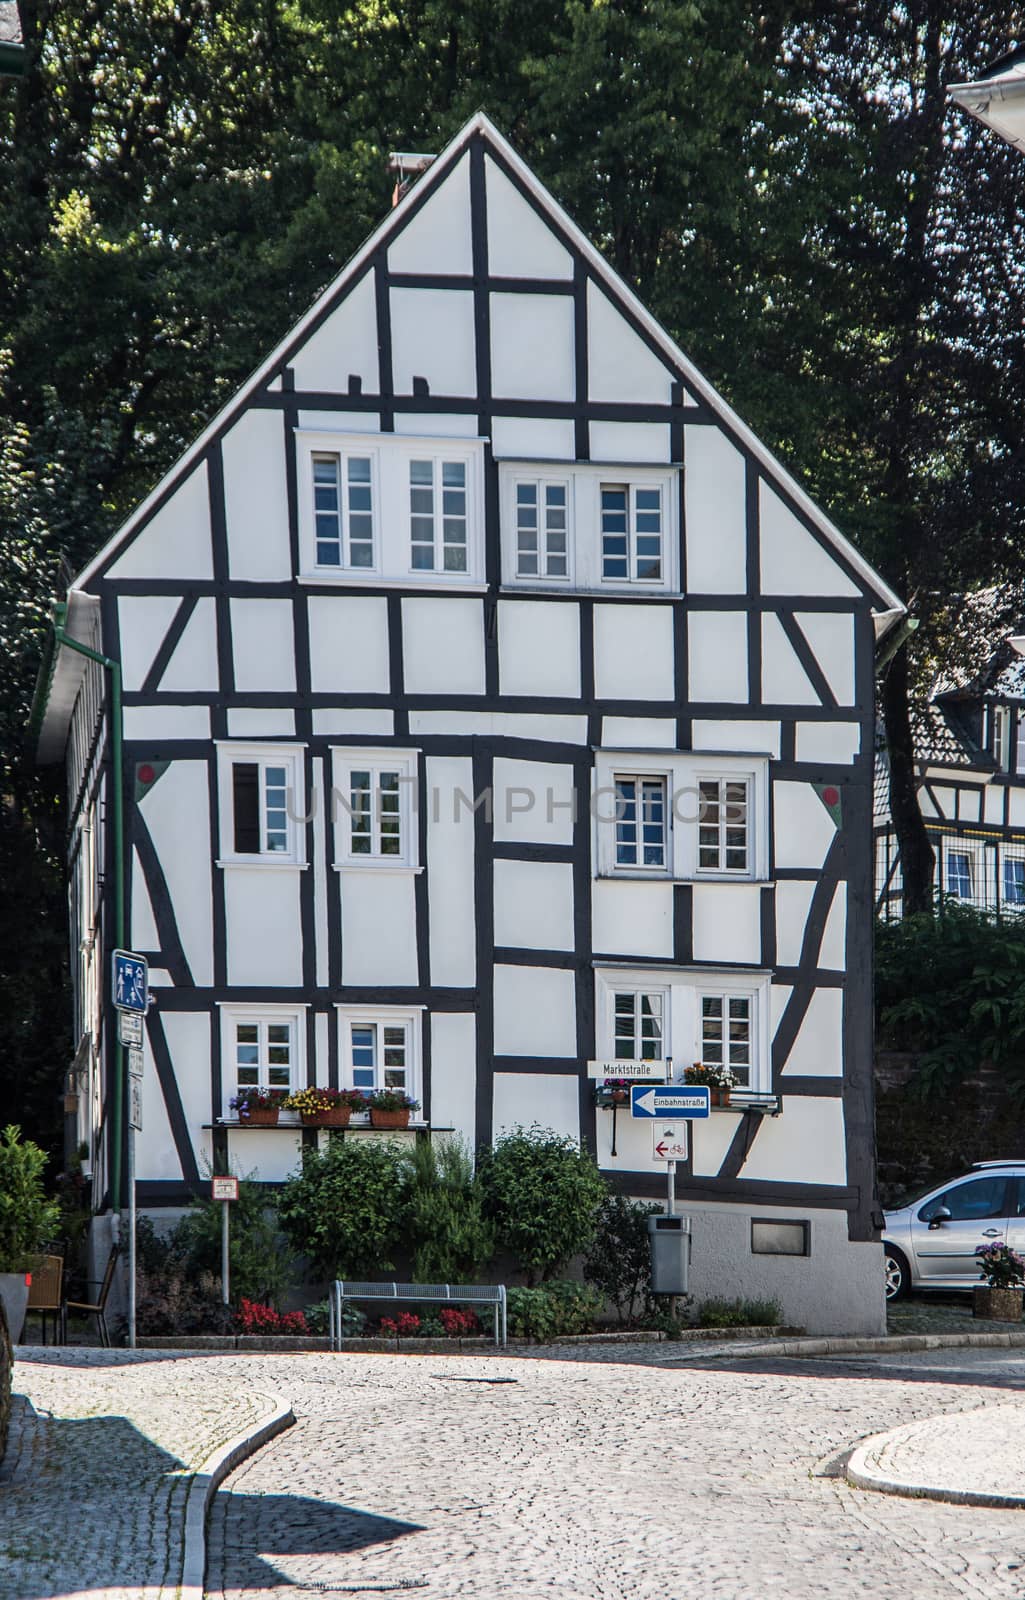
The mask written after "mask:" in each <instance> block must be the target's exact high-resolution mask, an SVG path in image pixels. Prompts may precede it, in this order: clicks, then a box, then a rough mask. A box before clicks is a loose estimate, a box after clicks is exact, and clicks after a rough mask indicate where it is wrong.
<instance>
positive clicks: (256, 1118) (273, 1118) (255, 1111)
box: [238, 1106, 281, 1128]
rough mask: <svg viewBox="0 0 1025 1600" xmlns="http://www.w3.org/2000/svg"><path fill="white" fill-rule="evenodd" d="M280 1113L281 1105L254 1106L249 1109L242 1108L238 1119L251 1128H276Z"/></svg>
mask: <svg viewBox="0 0 1025 1600" xmlns="http://www.w3.org/2000/svg"><path fill="white" fill-rule="evenodd" d="M280 1113H281V1107H280V1106H253V1107H251V1109H250V1110H249V1111H243V1110H241V1108H240V1109H239V1113H238V1120H239V1122H244V1123H245V1124H246V1126H247V1127H251V1128H276V1127H277V1125H278V1117H279V1115H280Z"/></svg>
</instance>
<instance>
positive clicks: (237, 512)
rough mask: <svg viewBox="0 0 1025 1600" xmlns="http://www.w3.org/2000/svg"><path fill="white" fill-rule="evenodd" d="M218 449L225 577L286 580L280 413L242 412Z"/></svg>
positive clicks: (289, 562) (288, 564)
mask: <svg viewBox="0 0 1025 1600" xmlns="http://www.w3.org/2000/svg"><path fill="white" fill-rule="evenodd" d="M222 449H223V452H224V514H225V520H226V525H227V532H228V570H229V573H230V575H231V577H232V578H241V579H244V580H245V581H247V582H255V581H259V580H261V579H262V580H264V581H270V582H277V581H281V580H284V579H286V578H289V577H291V575H292V556H291V551H290V549H289V543H288V490H287V487H286V484H285V439H284V423H283V419H282V416H281V413H280V412H279V411H260V410H251V411H243V413H242V415H241V416H240V417H239V419H238V421H237V422H236V423H235V425H234V427H233V428H231V429H229V431H228V433H227V434H226V435H225V437H224V442H223V445H222Z"/></svg>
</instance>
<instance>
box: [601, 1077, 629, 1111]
mask: <svg viewBox="0 0 1025 1600" xmlns="http://www.w3.org/2000/svg"><path fill="white" fill-rule="evenodd" d="M629 1100H630V1079H629V1078H606V1079H605V1080H604V1082H602V1083H601V1084H595V1088H594V1103H595V1105H596V1106H601V1107H604V1108H606V1109H607V1108H608V1107H609V1106H625V1105H627V1104H628V1103H629Z"/></svg>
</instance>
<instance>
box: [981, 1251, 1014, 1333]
mask: <svg viewBox="0 0 1025 1600" xmlns="http://www.w3.org/2000/svg"><path fill="white" fill-rule="evenodd" d="M975 1259H976V1261H977V1262H978V1263H979V1274H980V1276H981V1278H982V1282H981V1283H978V1284H976V1286H975V1288H974V1289H973V1290H972V1301H973V1304H972V1310H973V1312H974V1314H975V1316H977V1317H987V1318H989V1320H990V1321H991V1322H1020V1321H1021V1315H1022V1300H1023V1296H1025V1287H1023V1286H1025V1256H1020V1255H1019V1254H1018V1252H1017V1250H1012V1249H1011V1247H1010V1245H1008V1244H1002V1243H1000V1242H998V1241H995V1242H994V1243H993V1244H980V1245H978V1246H977V1248H976V1251H975Z"/></svg>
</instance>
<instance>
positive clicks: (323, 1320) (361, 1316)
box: [303, 1300, 367, 1339]
mask: <svg viewBox="0 0 1025 1600" xmlns="http://www.w3.org/2000/svg"><path fill="white" fill-rule="evenodd" d="M303 1313H304V1315H305V1317H306V1326H307V1328H308V1329H309V1331H310V1332H311V1333H315V1334H320V1335H322V1336H323V1335H325V1334H327V1333H330V1331H331V1311H330V1307H329V1303H328V1301H327V1300H317V1301H316V1302H315V1303H314V1304H313V1305H312V1306H304V1307H303ZM366 1325H367V1318H366V1312H365V1311H361V1310H360V1308H359V1306H355V1305H353V1303H352V1301H351V1300H346V1302H345V1304H344V1305H343V1306H342V1337H343V1338H344V1339H358V1338H359V1337H360V1335H361V1334H362V1332H363V1330H364V1328H365V1327H366Z"/></svg>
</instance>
